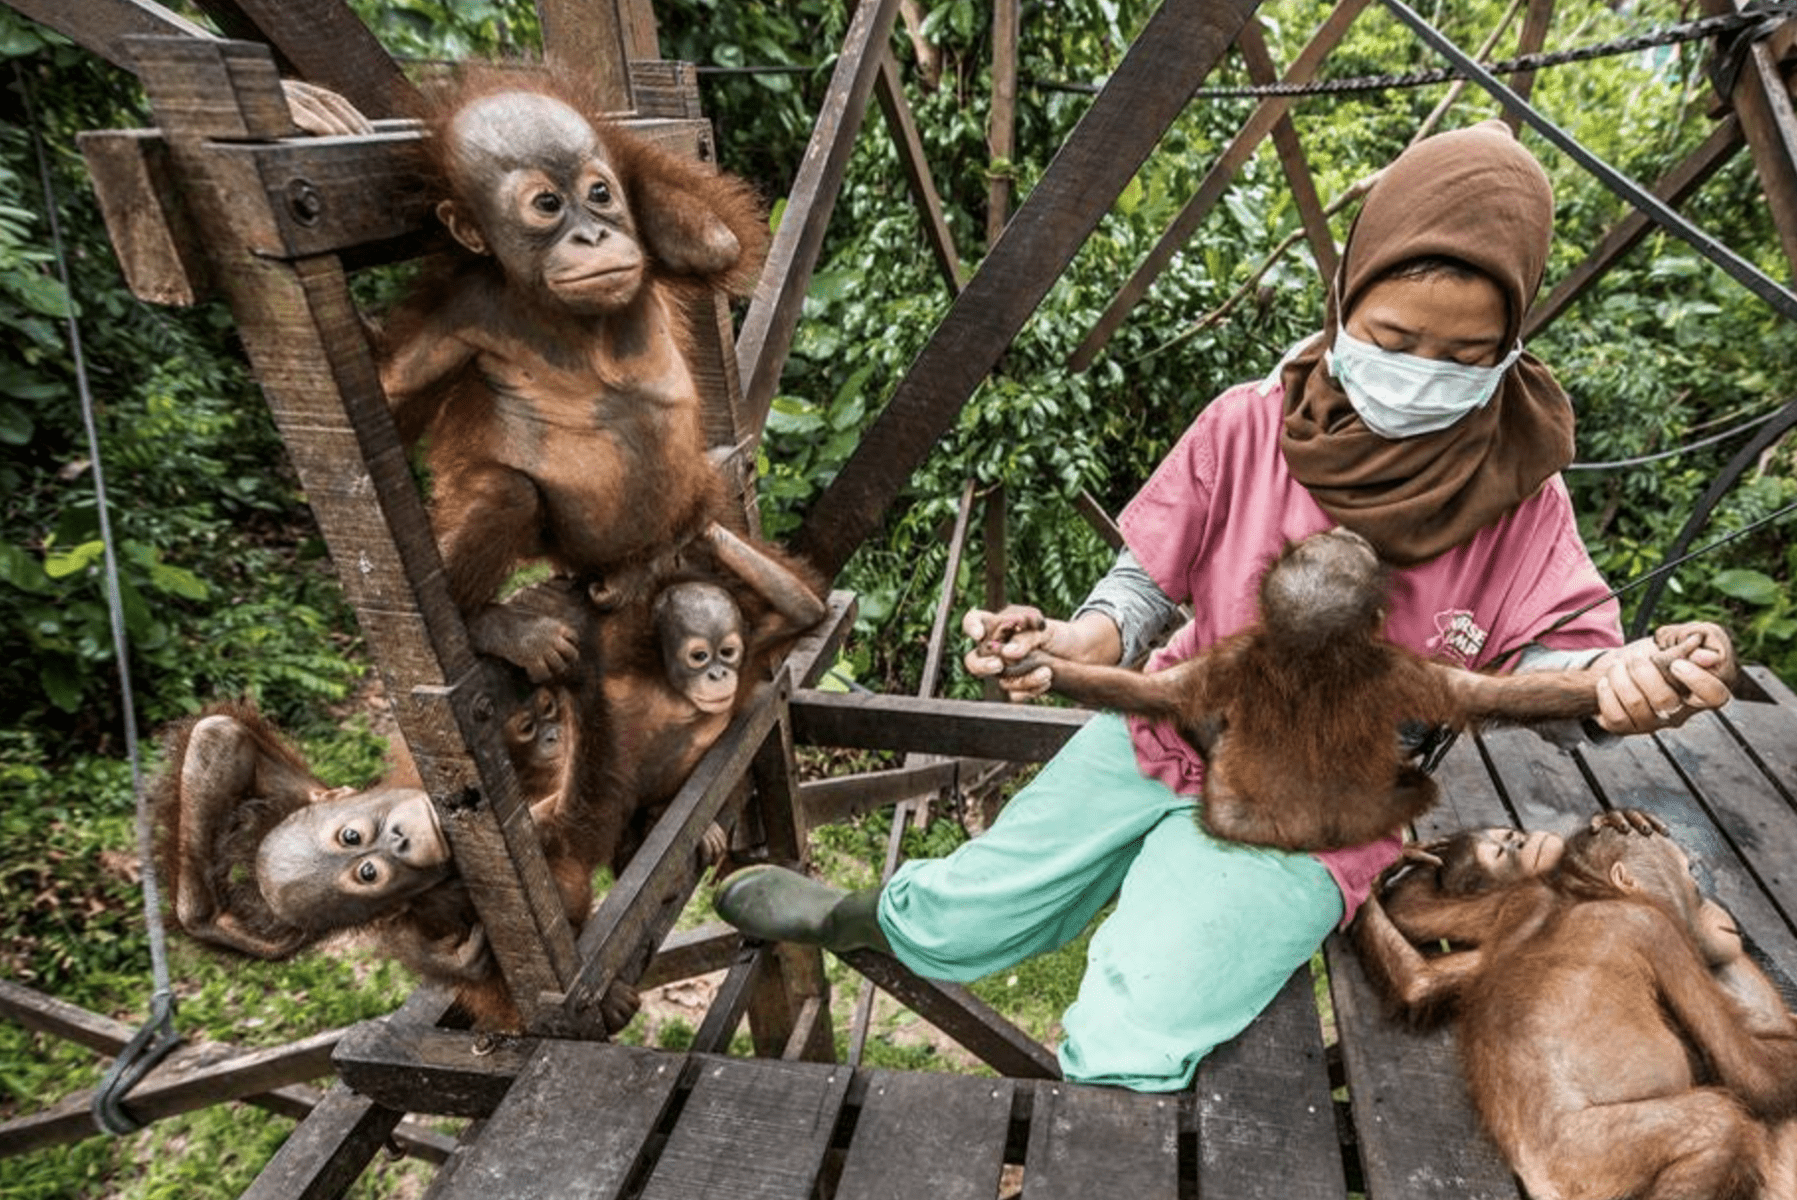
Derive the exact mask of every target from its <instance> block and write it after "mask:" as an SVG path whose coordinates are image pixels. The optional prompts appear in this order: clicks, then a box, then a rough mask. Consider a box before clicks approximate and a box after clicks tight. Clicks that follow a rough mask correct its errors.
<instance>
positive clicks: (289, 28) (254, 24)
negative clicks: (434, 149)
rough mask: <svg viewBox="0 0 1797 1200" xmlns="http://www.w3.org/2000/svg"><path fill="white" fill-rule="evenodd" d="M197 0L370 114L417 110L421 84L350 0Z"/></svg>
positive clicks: (240, 34)
mask: <svg viewBox="0 0 1797 1200" xmlns="http://www.w3.org/2000/svg"><path fill="white" fill-rule="evenodd" d="M196 2H197V3H198V4H199V6H200V8H202V9H204V10H205V11H206V12H207V13H208V14H210V15H211V16H212V17H213V19H214V20H216V21H218V22H219V27H220V28H221V29H223V30H224V31H225V34H226V36H227V37H233V38H243V39H248V40H254V41H263V42H267V43H268V45H269V46H270V47H271V48H272V49H273V50H274V52H275V54H276V55H277V56H278V58H279V59H280V61H281V62H282V64H283V67H284V68H288V67H290V68H291V70H292V73H293V74H295V75H298V76H299V78H301V79H303V80H305V81H306V82H307V83H315V84H318V85H319V86H320V87H327V88H330V89H331V90H332V91H334V92H336V93H338V94H339V95H341V96H344V97H346V98H347V99H348V100H349V102H350V103H351V104H354V105H355V106H356V107H357V108H358V109H360V110H361V111H362V113H363V114H364V115H365V116H368V117H373V118H382V117H395V116H402V115H406V114H409V113H414V112H416V111H417V108H416V104H417V100H418V89H417V88H415V87H413V86H412V82H411V80H409V79H407V78H406V77H405V73H404V72H402V71H401V70H400V69H399V64H398V63H396V62H394V61H393V58H392V56H391V55H389V54H388V53H387V51H386V49H385V48H383V47H382V46H381V44H380V42H379V41H377V40H376V39H375V36H374V35H373V34H372V33H370V32H369V31H368V26H366V25H364V24H363V23H362V19H361V18H360V17H358V16H356V14H355V12H354V11H352V10H351V9H350V7H349V5H348V4H346V3H344V0H307V2H306V3H304V4H294V3H291V2H290V0H196ZM283 73H286V71H285V69H284V70H283Z"/></svg>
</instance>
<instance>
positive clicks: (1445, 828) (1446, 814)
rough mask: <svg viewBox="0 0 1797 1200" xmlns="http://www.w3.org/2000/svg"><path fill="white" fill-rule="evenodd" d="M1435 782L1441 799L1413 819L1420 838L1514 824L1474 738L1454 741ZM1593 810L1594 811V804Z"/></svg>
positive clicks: (1437, 772) (1436, 772)
mask: <svg viewBox="0 0 1797 1200" xmlns="http://www.w3.org/2000/svg"><path fill="white" fill-rule="evenodd" d="M1435 782H1436V783H1438V784H1439V785H1440V786H1441V798H1440V799H1439V800H1438V801H1437V802H1436V804H1435V807H1434V808H1432V809H1430V810H1429V811H1428V812H1426V813H1424V814H1423V815H1422V816H1420V817H1418V818H1417V819H1416V834H1417V836H1418V837H1419V838H1424V839H1427V838H1436V837H1443V836H1445V835H1447V834H1450V833H1453V832H1454V831H1455V830H1457V829H1479V828H1489V827H1491V826H1494V825H1510V824H1513V822H1512V820H1511V818H1510V814H1509V812H1508V810H1506V809H1505V807H1504V799H1503V796H1502V795H1501V794H1499V792H1498V789H1497V785H1496V784H1495V783H1494V782H1492V778H1491V774H1490V772H1488V771H1487V770H1486V769H1485V760H1484V758H1482V757H1481V756H1480V754H1479V746H1478V743H1477V742H1476V741H1475V740H1474V739H1473V738H1470V737H1461V738H1457V739H1455V741H1454V747H1453V749H1451V750H1449V751H1448V754H1447V757H1446V758H1444V759H1443V760H1442V762H1441V765H1440V766H1439V767H1437V768H1436V771H1435ZM1592 811H1596V805H1593V806H1592Z"/></svg>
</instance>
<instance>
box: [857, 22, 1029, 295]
mask: <svg viewBox="0 0 1797 1200" xmlns="http://www.w3.org/2000/svg"><path fill="white" fill-rule="evenodd" d="M1012 3H1013V4H1014V3H1015V0H1012ZM874 98H875V99H876V100H878V101H879V103H880V112H881V113H883V114H884V115H885V117H886V127H887V128H888V129H889V130H891V132H892V140H893V143H894V144H895V145H896V146H897V148H898V156H899V169H900V170H902V171H904V173H905V182H906V183H907V184H908V185H909V186H910V191H911V202H912V204H914V205H915V206H916V208H917V216H918V219H919V220H920V221H922V223H923V238H924V242H925V244H926V245H928V246H929V248H930V257H931V258H933V259H935V260H936V270H937V271H938V272H939V273H940V274H941V275H942V281H943V282H944V283H946V284H947V285H948V294H949V295H951V296H952V295H954V294H955V293H956V292H958V291H960V290H961V256H960V254H959V253H958V252H957V251H956V250H955V237H954V234H953V233H951V232H950V231H949V227H948V218H947V217H946V216H944V215H943V212H942V197H941V196H940V195H939V194H937V191H936V180H935V178H934V177H933V176H932V175H931V174H930V160H929V158H928V157H927V156H926V155H925V154H924V148H923V138H922V137H921V136H919V134H918V132H917V121H916V120H915V119H914V118H913V117H912V115H911V106H910V104H908V103H906V101H905V85H904V81H903V80H902V79H901V78H900V77H899V68H898V62H897V60H895V59H894V58H893V57H892V50H891V48H890V47H884V46H883V47H881V50H880V71H879V74H878V75H876V76H875V77H874Z"/></svg>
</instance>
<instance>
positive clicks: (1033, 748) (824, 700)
mask: <svg viewBox="0 0 1797 1200" xmlns="http://www.w3.org/2000/svg"><path fill="white" fill-rule="evenodd" d="M1091 718H1092V713H1091V712H1090V711H1089V710H1087V709H1082V708H1048V707H1035V706H1029V707H1025V706H1022V705H1011V704H1000V703H991V702H988V701H984V700H920V699H918V698H917V697H915V696H887V695H881V694H877V693H872V692H865V693H863V692H855V693H849V694H841V693H836V692H820V691H815V690H804V691H799V692H795V693H794V694H793V698H792V727H793V735H794V736H795V737H797V738H798V740H799V742H800V743H801V744H803V745H811V746H842V747H849V748H853V749H858V750H904V751H912V750H921V751H926V752H929V753H934V754H943V755H959V756H961V757H964V758H998V759H1006V760H1009V761H1011V762H1047V761H1048V760H1049V759H1050V758H1052V757H1054V754H1055V752H1056V751H1057V750H1059V749H1060V748H1061V747H1062V746H1063V745H1065V744H1066V742H1067V739H1068V738H1070V737H1072V736H1073V735H1074V734H1075V733H1076V732H1078V730H1079V728H1080V727H1081V726H1082V725H1084V724H1085V723H1086V722H1087V721H1089V720H1091Z"/></svg>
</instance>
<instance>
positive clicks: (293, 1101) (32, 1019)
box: [0, 931, 734, 1162]
mask: <svg viewBox="0 0 1797 1200" xmlns="http://www.w3.org/2000/svg"><path fill="white" fill-rule="evenodd" d="M732 932H734V931H732ZM0 1014H4V1015H5V1016H6V1017H7V1018H8V1019H10V1020H12V1021H13V1022H14V1023H16V1024H18V1025H21V1026H23V1027H24V1028H26V1029H30V1030H34V1031H36V1032H38V1033H45V1034H49V1035H50V1036H52V1037H58V1038H62V1039H63V1040H65V1041H71V1042H75V1043H77V1044H79V1045H82V1046H86V1047H87V1048H88V1049H90V1050H93V1051H95V1052H97V1053H100V1054H117V1053H118V1052H119V1051H121V1050H123V1049H124V1048H125V1045H126V1043H128V1042H129V1041H130V1040H131V1038H132V1037H133V1035H134V1034H135V1032H136V1031H135V1030H133V1029H132V1028H131V1027H130V1026H129V1025H126V1024H125V1023H124V1022H123V1021H115V1020H113V1019H112V1018H111V1017H105V1016H101V1015H100V1014H99V1013H94V1012H89V1011H88V1010H87V1009H85V1008H81V1007H80V1006H78V1005H74V1004H70V1003H68V1002H67V1001H65V1000H58V999H57V998H55V997H54V996H46V995H44V994H43V993H41V992H35V991H32V990H31V989H30V988H27V987H21V986H20V985H19V984H16V983H12V982H10V981H8V980H4V979H0ZM223 1049H224V1050H225V1051H226V1052H229V1051H230V1049H231V1048H230V1047H229V1046H226V1047H224V1048H223ZM85 1094H86V1095H87V1096H89V1097H90V1098H91V1095H92V1093H91V1092H90V1093H85ZM236 1098H237V1099H242V1100H244V1101H245V1102H247V1103H249V1104H254V1105H255V1106H256V1107H258V1108H263V1109H267V1110H268V1111H269V1112H273V1113H279V1114H281V1115H282V1116H286V1117H292V1118H294V1119H295V1120H302V1119H304V1118H305V1117H307V1116H309V1115H310V1114H311V1112H312V1110H313V1109H315V1108H316V1107H317V1106H318V1104H319V1102H320V1100H321V1099H322V1093H320V1092H319V1091H318V1089H316V1088H313V1087H307V1086H305V1085H303V1084H292V1085H288V1086H284V1087H278V1088H274V1089H271V1090H270V1091H267V1092H259V1093H256V1094H253V1095H247V1096H241V1097H236ZM130 1101H131V1097H130V1096H127V1097H126V1102H127V1104H130ZM61 1131H63V1132H66V1133H68V1135H69V1136H68V1137H66V1138H64V1137H57V1138H56V1140H57V1141H69V1140H75V1139H77V1138H82V1137H86V1136H88V1134H90V1133H98V1132H99V1130H98V1129H96V1128H93V1127H91V1126H90V1127H89V1128H87V1129H85V1130H83V1129H82V1128H81V1127H80V1125H79V1123H78V1122H77V1123H69V1124H66V1125H63V1126H62V1127H61ZM392 1136H393V1141H394V1143H395V1144H397V1145H398V1146H399V1147H400V1148H401V1149H403V1150H405V1151H406V1152H407V1153H409V1154H414V1155H417V1156H418V1157H419V1158H422V1159H425V1160H427V1161H429V1162H442V1161H443V1159H444V1158H446V1157H447V1156H448V1154H449V1151H450V1149H451V1148H452V1145H453V1143H452V1141H451V1140H450V1139H449V1138H446V1137H444V1136H443V1135H442V1134H440V1133H437V1132H436V1131H435V1130H432V1129H427V1128H425V1127H424V1126H422V1125H419V1124H417V1123H416V1122H413V1121H405V1122H401V1123H400V1125H399V1126H398V1127H397V1128H395V1129H394V1130H393V1135H392ZM5 1140H6V1134H5V1130H4V1127H0V1143H3V1142H4V1141H5ZM44 1144H47V1143H44V1142H39V1143H38V1146H40V1147H41V1146H42V1145H44ZM26 1148H27V1147H24V1146H21V1147H20V1149H21V1150H23V1149H26Z"/></svg>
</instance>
